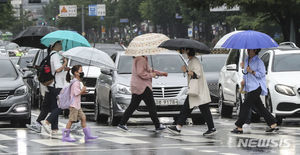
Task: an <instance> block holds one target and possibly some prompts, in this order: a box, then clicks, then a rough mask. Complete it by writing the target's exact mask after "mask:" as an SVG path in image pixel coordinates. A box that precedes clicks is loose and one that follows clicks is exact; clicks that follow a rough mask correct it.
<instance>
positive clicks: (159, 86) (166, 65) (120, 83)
mask: <svg viewBox="0 0 300 155" xmlns="http://www.w3.org/2000/svg"><path fill="white" fill-rule="evenodd" d="M111 58H112V60H113V61H114V62H115V64H116V66H117V70H115V71H112V70H105V69H101V72H102V74H101V75H100V76H99V78H98V79H97V84H96V90H95V91H96V92H95V94H96V100H95V102H96V103H95V105H96V106H95V115H94V116H95V118H94V119H95V120H96V121H99V122H102V123H107V122H108V124H109V125H117V124H118V123H119V121H120V119H121V117H122V116H123V114H124V112H125V110H126V108H127V107H128V106H129V104H130V100H131V91H130V79H131V68H132V61H133V58H132V56H127V55H125V53H124V52H122V51H121V52H117V53H115V54H113V55H112V56H111ZM151 59H152V60H151ZM151 62H153V68H154V69H157V70H160V71H164V72H168V77H158V78H154V79H153V81H152V85H153V88H152V90H153V96H154V99H155V103H156V105H157V114H158V116H159V117H174V120H176V117H177V116H178V115H179V112H180V109H181V107H182V106H183V104H184V101H185V99H186V97H187V90H188V86H187V76H186V75H185V74H184V73H182V71H181V67H182V66H183V65H186V62H185V61H184V59H183V57H182V56H181V55H180V54H179V53H177V52H174V51H172V52H170V51H169V52H163V53H161V54H158V55H154V56H152V58H151V57H149V63H150V66H152V63H151ZM199 116H200V113H199V112H198V111H193V113H192V120H193V123H194V124H202V123H203V119H201V117H199ZM133 117H149V113H148V110H147V106H146V105H145V103H144V102H143V101H142V102H141V103H140V106H139V107H138V108H137V110H136V111H135V112H134V113H133Z"/></svg>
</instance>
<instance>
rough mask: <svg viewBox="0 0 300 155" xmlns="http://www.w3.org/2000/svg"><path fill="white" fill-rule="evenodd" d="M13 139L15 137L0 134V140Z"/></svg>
mask: <svg viewBox="0 0 300 155" xmlns="http://www.w3.org/2000/svg"><path fill="white" fill-rule="evenodd" d="M14 139H16V138H13V137H9V136H6V135H3V134H0V141H2V140H14Z"/></svg>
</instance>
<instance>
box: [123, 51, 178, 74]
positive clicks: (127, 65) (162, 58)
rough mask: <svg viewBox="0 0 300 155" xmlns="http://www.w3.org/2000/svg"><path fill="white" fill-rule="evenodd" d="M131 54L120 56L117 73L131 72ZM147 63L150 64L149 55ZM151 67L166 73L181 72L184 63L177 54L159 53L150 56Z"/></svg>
mask: <svg viewBox="0 0 300 155" xmlns="http://www.w3.org/2000/svg"><path fill="white" fill-rule="evenodd" d="M132 60H133V58H132V57H131V56H121V57H120V60H119V64H118V73H119V74H131V69H132ZM148 61H149V65H150V66H151V67H152V65H151V57H150V56H149V57H148ZM152 61H153V64H154V65H153V68H154V69H155V70H159V71H163V72H168V73H181V72H182V71H181V67H182V66H183V65H184V60H183V59H182V58H181V57H180V56H179V55H168V54H165V55H163V54H159V55H153V56H152Z"/></svg>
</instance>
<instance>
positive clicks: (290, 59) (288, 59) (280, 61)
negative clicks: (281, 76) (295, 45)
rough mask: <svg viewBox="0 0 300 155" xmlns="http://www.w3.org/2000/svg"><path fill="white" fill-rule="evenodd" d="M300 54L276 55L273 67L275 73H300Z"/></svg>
mask: <svg viewBox="0 0 300 155" xmlns="http://www.w3.org/2000/svg"><path fill="white" fill-rule="evenodd" d="M299 60H300V53H299V54H282V55H276V56H275V58H274V63H273V67H272V71H273V72H288V71H300V61H299Z"/></svg>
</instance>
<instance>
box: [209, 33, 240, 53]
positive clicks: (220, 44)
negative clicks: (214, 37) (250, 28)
mask: <svg viewBox="0 0 300 155" xmlns="http://www.w3.org/2000/svg"><path fill="white" fill-rule="evenodd" d="M239 32H243V31H232V32H230V33H227V34H226V35H224V36H223V37H222V38H221V39H220V40H219V41H218V42H217V43H216V45H215V47H214V48H215V49H217V48H223V47H222V45H223V44H224V43H225V41H226V40H227V39H228V38H229V37H231V36H232V35H234V34H236V33H239Z"/></svg>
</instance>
